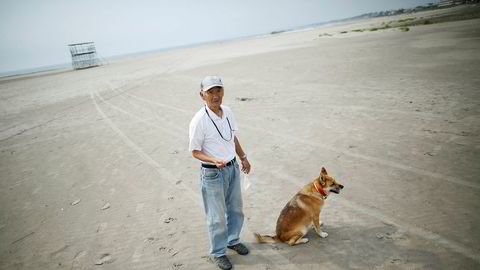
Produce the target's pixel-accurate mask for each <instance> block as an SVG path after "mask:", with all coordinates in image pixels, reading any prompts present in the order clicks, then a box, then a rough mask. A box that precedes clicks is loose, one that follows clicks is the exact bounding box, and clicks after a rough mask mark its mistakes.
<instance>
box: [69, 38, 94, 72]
mask: <svg viewBox="0 0 480 270" xmlns="http://www.w3.org/2000/svg"><path fill="white" fill-rule="evenodd" d="M68 47H69V48H70V54H71V55H72V66H73V68H74V69H83V68H90V67H96V66H99V61H98V58H97V50H96V49H95V44H94V43H93V42H83V43H76V44H69V45H68Z"/></svg>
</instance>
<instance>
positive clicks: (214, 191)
mask: <svg viewBox="0 0 480 270" xmlns="http://www.w3.org/2000/svg"><path fill="white" fill-rule="evenodd" d="M223 94H224V88H223V82H222V80H221V78H220V77H218V76H207V77H205V79H203V81H202V83H201V85H200V97H201V98H202V99H203V100H204V102H205V106H204V107H202V108H201V109H200V110H199V111H198V112H197V113H196V114H195V116H194V117H193V119H192V121H191V122H190V129H189V139H190V141H189V151H191V153H192V156H193V157H194V158H196V159H199V160H200V161H201V172H200V181H201V189H202V197H203V206H204V208H205V214H206V216H207V226H208V239H209V242H210V255H211V256H212V257H213V260H214V262H215V263H216V264H217V266H218V267H220V268H221V269H231V268H232V264H231V263H230V261H229V260H228V258H227V257H226V256H225V253H226V247H228V248H230V249H232V250H235V251H236V252H237V253H238V254H240V255H247V254H248V249H247V247H246V246H245V245H243V244H242V243H240V237H239V236H240V231H241V230H242V226H243V218H244V216H243V202H242V193H241V188H240V169H239V163H241V164H242V167H241V168H242V171H243V172H244V173H247V174H248V173H249V172H250V163H249V162H248V160H247V155H246V154H245V152H244V151H243V149H242V146H241V145H240V142H239V140H238V138H237V136H236V135H235V133H236V132H237V130H238V128H237V122H236V120H235V117H234V116H233V113H232V111H231V110H230V108H229V107H227V106H224V105H222V99H223ZM237 155H238V157H239V160H237V159H236V156H237ZM239 161H240V162H239Z"/></svg>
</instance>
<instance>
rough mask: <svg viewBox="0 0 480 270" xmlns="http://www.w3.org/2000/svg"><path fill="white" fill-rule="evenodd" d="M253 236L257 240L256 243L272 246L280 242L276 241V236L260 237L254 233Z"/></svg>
mask: <svg viewBox="0 0 480 270" xmlns="http://www.w3.org/2000/svg"><path fill="white" fill-rule="evenodd" d="M254 235H255V238H257V242H258V243H270V244H273V243H278V242H281V241H280V239H278V237H277V236H276V235H275V236H269V235H260V234H259V233H254Z"/></svg>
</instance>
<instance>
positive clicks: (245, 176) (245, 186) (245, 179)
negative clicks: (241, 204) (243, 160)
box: [243, 173, 252, 191]
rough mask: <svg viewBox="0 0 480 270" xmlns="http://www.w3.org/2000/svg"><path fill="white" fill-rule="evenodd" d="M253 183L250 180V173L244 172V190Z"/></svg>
mask: <svg viewBox="0 0 480 270" xmlns="http://www.w3.org/2000/svg"><path fill="white" fill-rule="evenodd" d="M251 185H252V183H251V182H250V180H248V175H247V174H246V173H244V174H243V190H244V191H246V190H247V189H248V188H249V187H250V186H251Z"/></svg>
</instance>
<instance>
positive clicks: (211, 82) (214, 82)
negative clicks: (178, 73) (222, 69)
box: [200, 76, 223, 91]
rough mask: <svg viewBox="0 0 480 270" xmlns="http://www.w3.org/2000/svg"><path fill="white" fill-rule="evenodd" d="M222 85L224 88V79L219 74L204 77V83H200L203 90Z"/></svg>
mask: <svg viewBox="0 0 480 270" xmlns="http://www.w3.org/2000/svg"><path fill="white" fill-rule="evenodd" d="M215 86H220V87H222V88H223V82H222V79H221V78H220V77H218V76H207V77H205V78H204V79H203V81H202V83H201V84H200V89H201V90H202V91H208V90H209V89H211V88H213V87H215Z"/></svg>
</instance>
